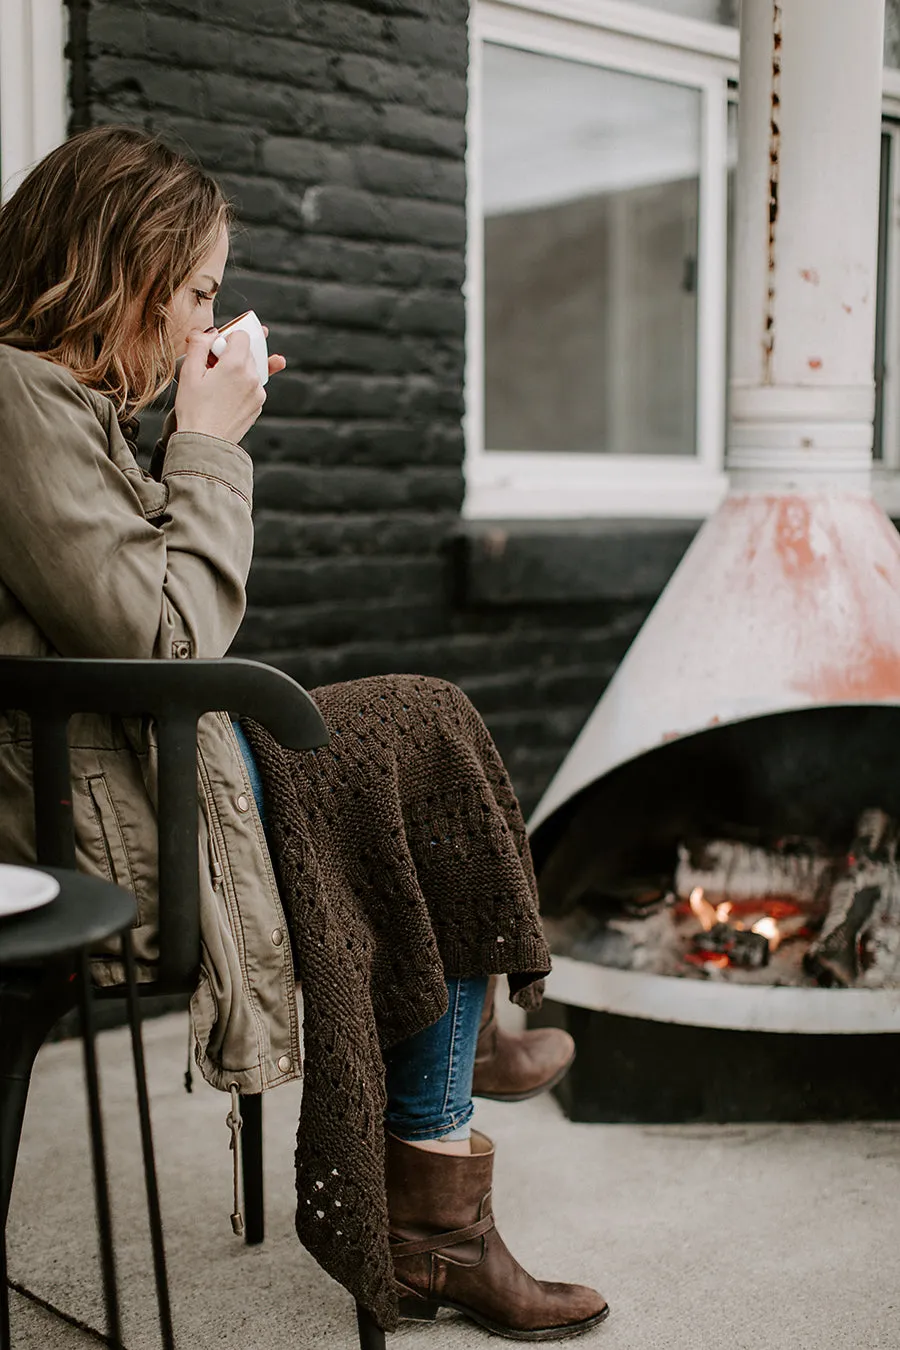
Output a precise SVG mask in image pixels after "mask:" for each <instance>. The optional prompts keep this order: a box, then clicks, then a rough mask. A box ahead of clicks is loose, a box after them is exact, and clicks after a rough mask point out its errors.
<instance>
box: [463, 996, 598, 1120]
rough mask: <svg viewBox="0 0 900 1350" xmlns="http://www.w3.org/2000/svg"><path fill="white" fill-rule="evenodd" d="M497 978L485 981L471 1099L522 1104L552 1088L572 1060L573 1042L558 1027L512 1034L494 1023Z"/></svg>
mask: <svg viewBox="0 0 900 1350" xmlns="http://www.w3.org/2000/svg"><path fill="white" fill-rule="evenodd" d="M496 992H497V976H496V975H492V976H491V978H490V980H489V981H488V987H487V994H486V995H485V999H484V1009H483V1011H482V1014H481V1028H480V1030H479V1032H478V1049H477V1050H476V1052H475V1076H474V1078H473V1080H472V1096H473V1097H491V1098H492V1099H493V1100H494V1101H497V1102H524V1101H527V1100H528V1098H529V1097H537V1096H538V1094H539V1093H541V1092H547V1091H548V1089H549V1088H552V1087H556V1084H557V1083H558V1082H559V1081H560V1079H561V1078H564V1077H565V1075H566V1074H567V1073H568V1071H569V1068H570V1067H571V1064H572V1060H573V1059H574V1058H575V1042H574V1041H573V1040H572V1037H571V1036H570V1035H569V1033H568V1032H567V1031H563V1030H562V1029H560V1028H558V1027H539V1028H538V1029H537V1030H536V1031H522V1032H520V1033H519V1034H518V1035H513V1034H512V1033H511V1032H509V1031H504V1030H503V1028H502V1027H501V1026H499V1024H498V1022H497V1014H496V1011H495V1008H494V999H495V997H496Z"/></svg>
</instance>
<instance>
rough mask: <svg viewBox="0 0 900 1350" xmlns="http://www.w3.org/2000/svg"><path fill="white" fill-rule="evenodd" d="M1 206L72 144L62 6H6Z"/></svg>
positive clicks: (11, 1)
mask: <svg viewBox="0 0 900 1350" xmlns="http://www.w3.org/2000/svg"><path fill="white" fill-rule="evenodd" d="M0 14H2V22H0V177H2V182H0V200H3V201H5V200H6V199H7V198H8V197H9V196H10V195H11V194H12V193H13V192H14V191H15V189H16V187H17V186H18V185H19V183H20V182H21V181H22V179H23V178H24V177H25V174H26V173H27V172H28V170H29V169H30V168H31V167H32V165H34V164H36V163H37V161H38V160H39V159H42V158H43V156H44V155H46V154H48V153H49V152H50V151H51V150H53V149H54V148H55V147H56V146H57V145H59V144H60V142H62V141H64V140H65V139H66V130H67V125H68V118H69V109H68V95H67V84H68V68H67V67H68V63H67V61H66V56H65V47H66V36H67V23H66V9H65V6H64V4H63V2H62V0H0Z"/></svg>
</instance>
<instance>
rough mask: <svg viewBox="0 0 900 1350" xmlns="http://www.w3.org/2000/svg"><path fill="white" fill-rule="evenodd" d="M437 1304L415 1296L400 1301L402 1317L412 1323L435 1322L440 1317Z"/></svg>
mask: <svg viewBox="0 0 900 1350" xmlns="http://www.w3.org/2000/svg"><path fill="white" fill-rule="evenodd" d="M439 1306H440V1305H439V1304H437V1303H432V1302H431V1300H430V1299H427V1298H416V1297H415V1296H412V1297H409V1298H401V1299H400V1316H401V1317H403V1318H406V1319H407V1320H409V1321H412V1322H433V1321H434V1319H435V1318H436V1317H437V1315H438V1307H439Z"/></svg>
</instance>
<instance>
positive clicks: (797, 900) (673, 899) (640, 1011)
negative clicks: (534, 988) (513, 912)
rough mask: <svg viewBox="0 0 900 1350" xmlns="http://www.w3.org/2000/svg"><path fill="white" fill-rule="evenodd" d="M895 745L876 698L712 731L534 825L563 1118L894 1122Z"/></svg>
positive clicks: (899, 1002)
mask: <svg viewBox="0 0 900 1350" xmlns="http://www.w3.org/2000/svg"><path fill="white" fill-rule="evenodd" d="M898 746H900V708H898V707H895V706H892V705H889V704H872V705H839V706H834V705H832V706H827V707H813V708H805V709H800V710H793V711H787V712H783V713H776V714H770V715H766V716H761V717H756V718H752V719H748V720H745V721H739V722H735V723H732V724H728V725H722V726H714V727H710V728H708V729H706V730H705V731H702V732H699V733H697V734H695V735H691V736H687V737H684V738H683V739H678V740H673V741H671V742H669V743H667V744H664V745H661V746H658V747H657V748H656V749H654V750H652V751H649V752H648V753H646V754H643V755H640V756H638V757H637V758H635V759H633V760H630V761H628V762H626V763H624V764H621V765H619V766H617V767H616V768H614V769H613V770H611V771H610V772H608V773H606V774H604V775H603V776H602V777H600V778H599V779H598V780H596V781H595V782H593V783H591V784H590V785H589V786H587V787H586V788H584V789H583V790H582V791H580V792H579V793H578V794H577V795H576V796H574V797H573V798H571V799H570V800H569V801H567V802H565V803H564V804H563V805H562V806H560V807H559V808H557V810H556V811H555V812H554V813H553V814H552V815H551V816H549V817H548V818H547V819H545V820H544V821H543V822H542V823H541V824H540V825H539V826H538V827H537V829H536V830H535V832H534V835H533V838H532V848H533V852H534V857H535V865H536V869H537V873H538V881H539V887H540V894H541V904H542V909H543V912H544V916H545V925H546V930H547V933H548V936H549V939H550V944H551V948H552V949H553V951H554V957H555V964H556V967H557V974H556V975H555V976H554V979H555V980H558V981H559V984H558V985H557V986H556V987H558V988H560V989H562V988H563V987H565V988H566V989H567V991H568V992H567V995H566V996H567V998H568V997H569V996H571V997H572V1003H571V1006H569V1007H568V1008H567V1009H562V1010H560V1009H559V1008H558V1007H554V1005H552V1004H551V1006H550V1007H549V1009H548V1011H547V1012H546V1013H545V1014H544V1015H543V1017H542V1018H540V1019H539V1020H542V1021H544V1022H545V1023H546V1022H553V1021H555V1022H557V1023H562V1024H564V1025H568V1026H569V1028H570V1030H573V1031H574V1030H575V1029H576V1027H580V1029H581V1033H582V1034H581V1040H582V1042H583V1043H582V1044H580V1045H579V1058H578V1060H577V1061H576V1069H575V1071H574V1072H573V1076H572V1080H571V1082H569V1083H568V1084H567V1085H566V1086H564V1087H563V1089H562V1091H561V1098H562V1100H563V1102H564V1105H566V1107H567V1109H568V1110H569V1111H570V1114H572V1115H573V1117H574V1118H577V1119H647V1120H660V1119H662V1120H665V1119H772V1118H776V1119H800V1118H816V1119H827V1118H846V1117H848V1116H850V1117H856V1118H864V1117H884V1118H896V1117H897V1116H898V1115H900V1091H898V1089H897V1087H896V1084H895V1082H894V1078H895V1076H894V1075H893V1074H891V1073H889V1072H888V1071H887V1063H886V1062H885V1063H884V1065H883V1068H882V1070H881V1071H878V1072H876V1071H875V1069H874V1067H872V1066H874V1065H875V1064H878V1063H880V1062H881V1060H882V1058H884V1059H885V1060H886V1057H887V1056H888V1055H889V1054H890V1053H896V1050H895V1049H894V1050H892V1047H897V1046H898V1044H900V1034H898V1033H900V1016H898V1014H900V861H898V854H900V755H898ZM573 989H574V991H575V992H574V995H573V994H572V991H573ZM553 992H554V986H552V985H551V996H552V994H553ZM586 1019H587V1020H586ZM872 1032H876V1033H879V1034H877V1035H875V1036H873V1035H872V1034H871V1033H872ZM679 1033H680V1034H679ZM772 1033H777V1034H775V1035H773V1034H772ZM578 1039H579V1036H576V1040H578ZM863 1043H865V1044H863ZM687 1044H690V1046H691V1047H692V1050H691V1051H690V1053H687V1052H686V1051H685V1046H686V1045H687ZM819 1058H821V1059H822V1064H823V1068H822V1070H821V1072H820V1073H816V1074H814V1075H812V1077H811V1072H810V1071H811V1066H812V1065H813V1064H814V1063H815V1062H817V1060H818V1059H819ZM579 1061H580V1063H579ZM754 1063H756V1066H757V1067H756V1069H755V1070H753V1069H752V1067H751V1066H752V1065H753V1064H754ZM867 1066H868V1067H867ZM751 1083H752V1084H753V1088H752V1090H751V1087H750V1084H751ZM650 1084H652V1085H653V1086H652V1092H650V1095H649V1096H648V1091H649V1085H650ZM801 1084H802V1085H803V1086H802V1089H801ZM579 1093H580V1094H581V1096H580V1100H579Z"/></svg>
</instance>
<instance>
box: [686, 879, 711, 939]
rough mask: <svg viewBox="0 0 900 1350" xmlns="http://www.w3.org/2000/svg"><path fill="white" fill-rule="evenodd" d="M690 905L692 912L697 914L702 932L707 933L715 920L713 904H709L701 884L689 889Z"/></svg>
mask: <svg viewBox="0 0 900 1350" xmlns="http://www.w3.org/2000/svg"><path fill="white" fill-rule="evenodd" d="M690 905H691V909H692V910H693V911H694V914H695V915H696V916H697V918H698V920H699V922H700V927H701V928H702V929H703V931H704V933H708V932H709V930H710V929H711V928H712V926H713V924H715V923H716V922H717V917H718V916H717V915H716V908H715V905H711V904H710V903H709V901H708V900H707V898H706V896H705V895H704V894H703V887H702V886H695V887H694V889H693V890H692V891H691V895H690Z"/></svg>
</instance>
